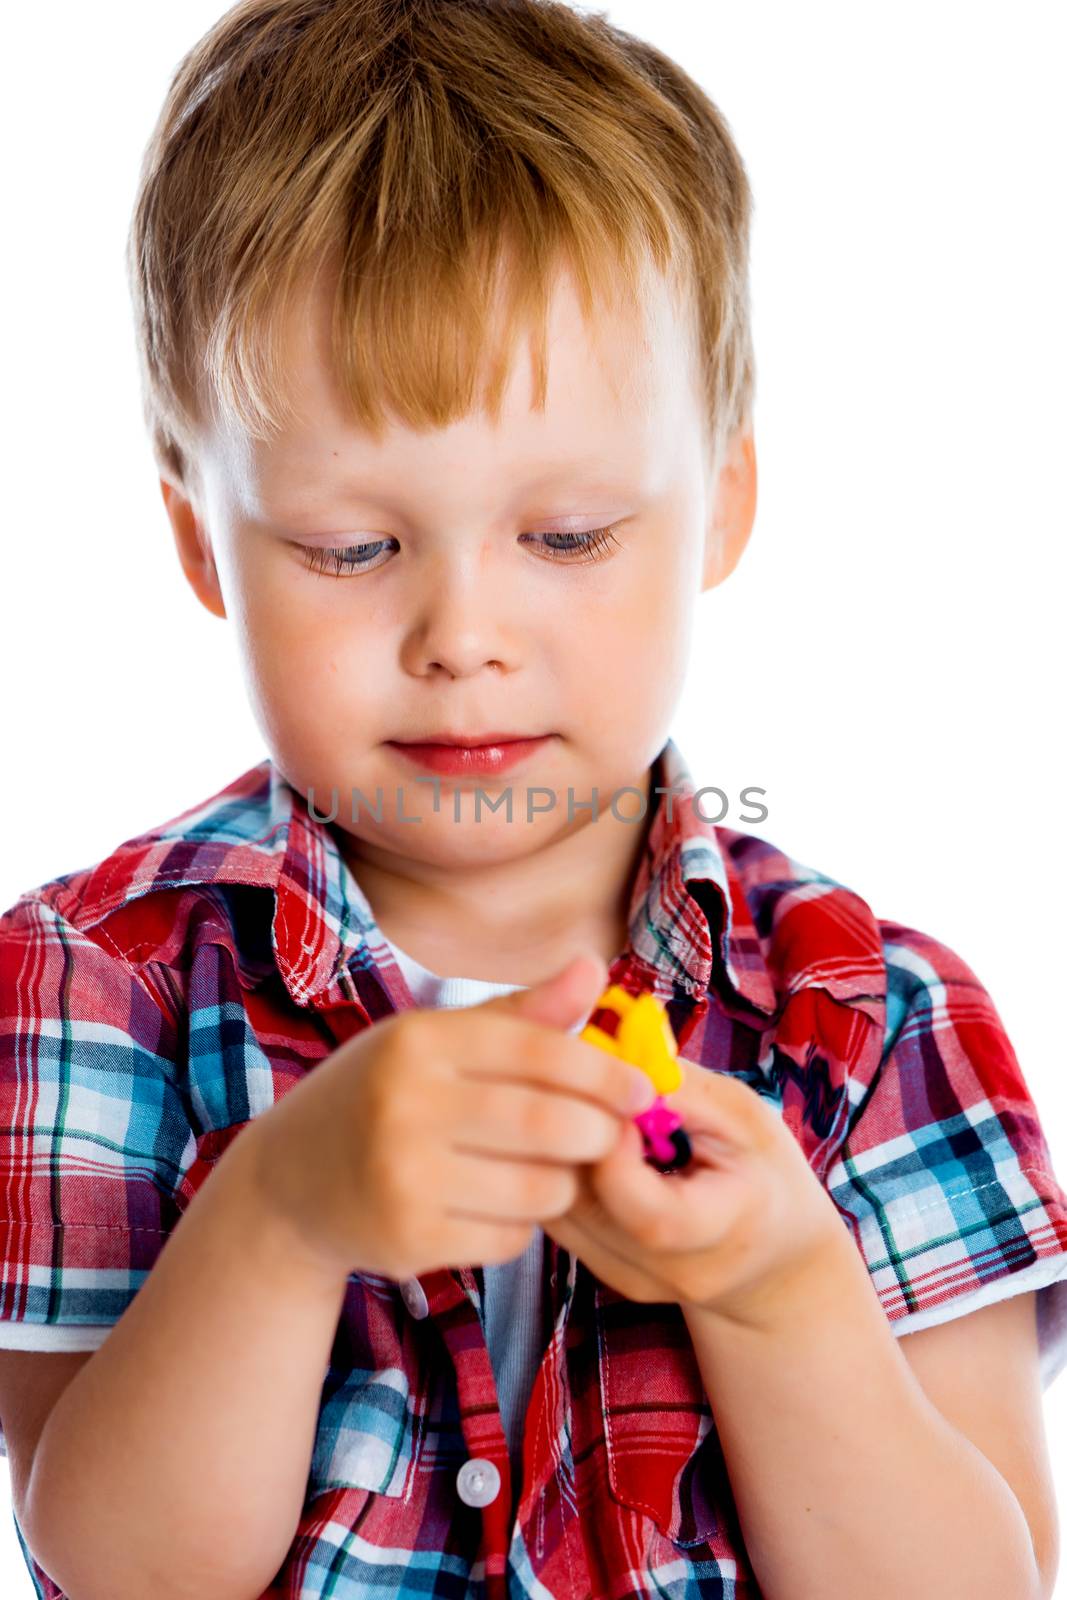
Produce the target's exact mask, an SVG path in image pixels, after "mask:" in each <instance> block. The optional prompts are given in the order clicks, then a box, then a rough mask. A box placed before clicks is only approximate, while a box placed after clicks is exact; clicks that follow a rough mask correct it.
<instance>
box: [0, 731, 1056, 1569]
mask: <svg viewBox="0 0 1067 1600" xmlns="http://www.w3.org/2000/svg"><path fill="white" fill-rule="evenodd" d="M653 782H654V783H659V784H661V785H670V786H671V789H672V793H671V803H670V805H668V803H667V798H666V796H664V797H663V798H661V799H660V800H659V803H658V806H657V810H656V813H655V817H654V820H653V822H652V824H651V827H650V832H649V838H648V846H647V850H646V851H645V854H644V856H643V859H642V861H641V864H640V867H639V870H638V873H637V875H636V877H635V880H634V884H633V889H632V897H631V902H630V916H629V937H628V941H627V946H626V949H625V950H624V951H623V952H622V953H621V954H620V955H619V956H618V958H617V959H616V960H615V962H614V963H613V965H612V966H611V969H610V977H611V980H612V981H613V982H617V983H622V984H624V985H625V986H626V987H627V988H629V989H630V990H631V991H637V990H639V989H641V988H650V989H652V991H653V992H654V993H655V994H657V995H658V996H659V997H660V998H661V999H662V1000H663V1001H664V1002H665V1004H666V1006H667V1009H668V1013H669V1016H670V1021H671V1024H672V1026H673V1029H674V1032H675V1035H676V1037H677V1038H678V1040H679V1053H680V1055H681V1056H682V1057H683V1058H684V1059H685V1060H686V1061H688V1062H690V1063H693V1064H694V1065H699V1066H701V1067H704V1068H706V1069H709V1070H714V1071H719V1072H729V1073H733V1074H736V1075H737V1076H739V1077H741V1078H743V1079H744V1080H745V1082H747V1083H748V1084H750V1085H751V1087H752V1088H753V1089H754V1090H755V1091H756V1092H758V1093H759V1094H761V1095H763V1096H765V1097H766V1098H767V1100H768V1101H769V1102H770V1103H771V1104H772V1105H773V1106H774V1107H775V1108H776V1109H777V1110H778V1112H779V1113H780V1114H781V1115H782V1116H784V1117H785V1118H786V1120H787V1122H788V1124H789V1127H790V1129H791V1130H792V1132H793V1134H794V1135H795V1136H796V1138H797V1139H798V1140H799V1142H800V1144H801V1145H802V1147H803V1149H804V1152H805V1154H806V1157H807V1159H808V1161H809V1162H810V1164H811V1166H812V1168H813V1170H814V1171H815V1172H816V1174H817V1175H818V1178H819V1180H820V1181H821V1182H822V1183H823V1184H824V1185H825V1187H826V1188H827V1190H828V1191H829V1193H830V1195H831V1196H832V1198H833V1200H834V1202H835V1204H836V1206H837V1207H838V1209H839V1211H840V1215H841V1218H842V1223H843V1225H844V1226H846V1227H847V1228H848V1229H849V1231H850V1234H851V1236H852V1238H853V1239H854V1241H855V1244H856V1247H857V1249H858V1250H859V1251H860V1252H861V1254H862V1257H863V1259H864V1261H865V1262H866V1265H867V1268H868V1270H869V1272H870V1275H871V1279H872V1282H873V1284H874V1287H875V1289H876V1290H877V1293H878V1296H879V1298H880V1301H881V1304H882V1306H883V1308H884V1310H885V1313H886V1316H887V1318H888V1319H890V1323H891V1326H892V1327H893V1330H894V1332H896V1333H904V1332H907V1331H908V1330H910V1329H914V1328H919V1327H925V1326H928V1325H929V1324H931V1323H935V1322H942V1321H947V1320H948V1319H950V1318H953V1317H958V1316H961V1315H963V1314H965V1313H966V1312H967V1311H969V1310H972V1309H974V1308H975V1307H977V1306H980V1305H985V1304H988V1303H989V1302H990V1301H993V1300H996V1299H999V1298H1000V1297H1002V1296H1005V1295H1011V1294H1018V1293H1021V1292H1023V1291H1024V1290H1030V1289H1036V1290H1037V1291H1038V1312H1039V1335H1040V1341H1041V1350H1042V1363H1043V1366H1042V1381H1043V1383H1044V1384H1045V1385H1047V1384H1048V1383H1049V1382H1050V1381H1051V1379H1052V1378H1053V1377H1054V1376H1055V1374H1056V1372H1057V1371H1058V1370H1059V1369H1060V1367H1061V1366H1062V1365H1063V1364H1064V1363H1065V1361H1067V1195H1065V1193H1064V1190H1063V1189H1062V1188H1061V1187H1060V1185H1059V1183H1058V1181H1057V1179H1056V1177H1055V1175H1054V1174H1053V1172H1052V1167H1051V1162H1050V1159H1049V1151H1048V1148H1047V1145H1046V1141H1045V1138H1044V1135H1043V1132H1042V1128H1041V1124H1040V1121H1039V1118H1038V1114H1037V1111H1036V1109H1035V1106H1034V1103H1033V1100H1032V1098H1031V1096H1030V1093H1029V1091H1028V1089H1027V1086H1026V1084H1025V1082H1024V1079H1023V1076H1022V1073H1021V1072H1020V1069H1019V1064H1018V1062H1017V1060H1016V1057H1015V1054H1014V1052H1013V1049H1012V1046H1011V1044H1010V1042H1009V1040H1008V1038H1007V1037H1006V1035H1005V1032H1004V1029H1003V1026H1002V1024H1001V1021H1000V1019H999V1017H998V1015H997V1012H996V1010H995V1009H994V1006H993V1003H992V1001H991V1000H990V998H989V995H988V994H987V993H986V990H985V989H984V988H983V987H982V985H981V984H980V983H979V981H978V979H977V978H976V977H975V975H974V973H973V972H972V971H971V970H970V968H969V967H967V966H966V964H965V963H964V962H963V961H962V960H961V959H960V958H959V957H958V956H957V955H955V954H954V953H953V952H952V951H951V950H950V949H948V948H947V947H946V946H945V945H943V944H941V943H939V942H938V941H937V940H935V939H933V938H930V937H928V936H927V935H925V934H923V933H919V932H917V931H915V930H914V929H911V928H906V927H902V926H901V925H900V924H898V923H895V922H886V921H883V920H880V919H878V918H876V917H875V916H874V914H873V913H872V911H871V910H870V909H869V907H868V906H867V904H866V903H865V901H864V900H863V899H862V898H861V897H860V896H859V895H858V894H856V893H854V892H853V891H851V890H850V889H848V888H845V887H843V886H842V885H841V884H839V883H837V882H835V881H834V880H833V879H831V878H828V877H826V876H825V875H824V874H822V873H819V872H815V871H812V870H811V869H810V868H808V867H805V866H802V865H800V864H799V863H798V862H796V861H794V860H792V859H790V858H789V857H788V856H786V855H785V854H783V852H782V851H781V850H778V849H776V848H775V847H774V845H772V844H770V843H768V842H767V841H765V840H763V839H760V838H758V837H756V836H754V835H751V834H747V833H743V832H739V831H735V830H733V829H730V828H726V827H723V826H716V825H712V824H709V823H707V822H705V821H704V820H702V818H701V816H700V812H699V804H700V802H699V800H697V801H696V802H695V803H694V785H693V782H692V779H691V777H690V775H689V772H688V770H687V768H686V766H685V764H684V762H683V760H682V758H681V755H680V753H679V751H678V749H677V747H676V746H675V744H674V743H673V741H668V743H667V744H666V746H665V747H664V749H663V751H662V752H661V755H660V757H659V761H658V764H657V769H656V771H655V772H654V773H653ZM412 1004H413V1001H412V998H411V994H410V991H409V990H408V988H407V985H406V983H405V981H404V978H403V974H402V972H401V971H400V969H399V967H398V966H397V964H396V962H395V961H394V960H393V958H392V956H391V954H390V951H389V947H388V945H387V943H386V941H385V939H384V938H383V936H382V934H381V931H380V930H379V929H378V928H377V926H376V925H375V922H374V919H373V916H372V914H371V911H370V907H369V904H368V902H367V900H366V898H365V896H364V895H363V894H362V892H361V890H360V888H359V885H358V884H357V883H356V882H355V880H354V878H353V876H352V874H351V872H350V870H349V869H348V868H347V866H346V864H345V862H344V859H343V857H342V855H341V852H340V850H339V849H338V846H337V841H336V837H335V835H334V833H333V831H332V828H331V827H330V826H329V825H326V824H323V823H320V822H318V821H316V820H315V819H314V818H313V817H311V816H310V815H309V812H308V809H307V805H306V802H305V801H304V799H303V797H302V796H301V795H300V794H299V793H298V792H296V791H294V790H293V789H292V788H291V787H290V786H289V785H288V784H287V783H286V782H285V781H284V779H283V778H282V777H281V775H280V774H279V773H278V771H277V769H276V768H275V767H274V765H273V763H271V762H270V761H264V762H263V763H261V764H260V765H258V766H256V767H253V768H252V769H251V770H250V771H248V772H246V773H245V774H244V775H243V776H242V777H240V778H238V779H237V780H236V781H235V782H233V783H231V784H230V785H228V787H226V788H225V789H223V790H222V791H221V792H220V793H219V794H217V795H215V796H214V797H213V798H212V799H210V800H209V801H207V802H206V803H204V804H202V805H200V806H198V807H196V808H195V809H192V810H189V811H186V812H183V813H182V814H181V815H180V816H178V817H176V818H175V819H174V820H173V821H171V822H169V823H167V824H166V825H165V826H163V827H160V828H156V829H153V830H151V831H150V832H147V833H145V834H142V835H141V836H139V837H137V838H135V839H132V840H129V841H128V842H126V843H125V844H122V845H120V846H119V847H118V848H117V849H116V850H115V851H114V852H113V854H112V855H110V856H109V857H108V858H107V859H106V860H105V861H103V862H102V863H100V864H99V865H98V866H95V867H92V868H90V869H86V870H83V871H78V872H74V873H70V874H68V875H66V876H64V877H61V878H57V879H55V880H53V881H52V882H50V883H48V884H46V885H44V886H42V887H40V888H37V889H35V890H32V891H28V892H27V893H26V894H24V895H22V896H21V897H20V898H19V900H18V901H17V902H16V904H15V905H14V906H12V907H11V908H10V909H9V910H8V911H6V912H5V913H4V915H3V917H2V918H0V1099H2V1139H0V1231H2V1235H3V1241H4V1252H3V1271H2V1278H0V1344H4V1345H8V1346H12V1347H19V1348H23V1349H27V1348H29V1349H57V1348H66V1349H70V1348H82V1349H88V1348H94V1347H95V1346H96V1345H98V1344H99V1343H101V1342H102V1340H103V1338H105V1337H106V1335H107V1332H108V1330H109V1328H110V1327H111V1326H112V1325H113V1324H114V1323H115V1322H116V1320H117V1319H118V1318H119V1317H120V1316H121V1315H122V1312H123V1311H124V1310H125V1308H126V1307H127V1306H128V1305H129V1303H130V1301H131V1300H132V1298H133V1296H134V1295H135V1294H136V1293H137V1290H138V1288H139V1287H140V1286H141V1284H142V1283H143V1282H144V1280H145V1276H146V1274H147V1273H148V1272H149V1271H151V1268H152V1265H153V1263H154V1262H155V1260H156V1258H157V1256H158V1255H159V1252H160V1250H161V1249H162V1248H163V1247H164V1245H165V1242H166V1239H167V1236H168V1234H169V1233H170V1232H171V1230H172V1229H173V1228H174V1227H175V1225H176V1224H177V1223H178V1222H179V1221H180V1219H181V1216H182V1213H183V1211H184V1210H185V1208H186V1206H187V1205H188V1204H189V1202H190V1200H191V1199H192V1197H193V1196H194V1195H195V1194H196V1192H197V1190H198V1189H199V1187H200V1185H201V1184H202V1183H203V1182H204V1180H205V1178H206V1177H207V1176H208V1174H209V1173H210V1171H211V1169H212V1166H213V1165H214V1163H215V1162H216V1161H218V1159H219V1158H220V1156H221V1155H222V1153H223V1152H224V1151H225V1149H226V1148H227V1146H228V1145H229V1144H230V1142H231V1140H232V1139H233V1138H234V1137H236V1136H237V1135H238V1134H239V1133H240V1131H241V1129H242V1128H243V1127H245V1126H246V1125H247V1124H248V1122H249V1121H250V1120H251V1119H252V1118H253V1117H255V1116H257V1115H259V1114H260V1113H261V1112H263V1111H266V1110H267V1109H269V1107H271V1106H272V1105H273V1104H274V1103H275V1102H276V1101H277V1100H278V1099H279V1098H280V1097H281V1096H282V1095H283V1094H284V1093H285V1092H286V1091H287V1089H289V1088H291V1087H292V1086H293V1085H294V1084H295V1083H296V1082H298V1081H299V1079H300V1078H301V1077H302V1076H303V1075H304V1074H305V1073H306V1072H308V1071H310V1070H311V1069H312V1068H314V1066H315V1065H316V1063H318V1062H320V1061H321V1060H322V1059H323V1058H324V1057H325V1056H327V1055H328V1054H329V1053H330V1052H331V1051H332V1050H333V1049H335V1048H336V1046H337V1045H338V1044H340V1043H341V1042H342V1041H343V1040H345V1039H346V1038H348V1037H350V1036H352V1035H353V1034H355V1033H358V1032H359V1031H360V1030H361V1029H364V1028H367V1027H370V1026H372V1025H373V1024H374V1022H376V1021H377V1020H378V1019H380V1018H382V1017H385V1016H388V1015H390V1014H392V1013H393V1012H396V1011H401V1010H403V1009H405V1007H409V1006H411V1005H412ZM543 1265H544V1271H543V1283H544V1289H545V1297H546V1304H545V1330H544V1331H545V1338H544V1348H545V1353H544V1357H543V1359H542V1361H541V1363H540V1367H539V1370H538V1372H537V1375H536V1378H535V1381H534V1386H533V1391H532V1394H531V1398H530V1403H529V1409H528V1411H527V1416H526V1426H525V1429H524V1439H523V1455H522V1478H521V1482H520V1484H519V1486H518V1488H517V1490H516V1488H515V1486H514V1484H513V1480H512V1473H511V1467H510V1463H509V1457H508V1450H507V1445H506V1441H505V1437H504V1432H503V1429H502V1426H501V1421H500V1412H499V1406H498V1401H497V1394H496V1389H495V1386H494V1381H493V1372H492V1367H491V1364H490V1361H489V1357H488V1353H487V1348H486V1343H485V1337H484V1321H483V1316H482V1292H483V1289H484V1277H483V1271H482V1268H481V1267H480V1266H478V1265H473V1266H471V1267H469V1268H464V1269H462V1270H454V1271H453V1270H450V1269H445V1268H441V1269H439V1270H435V1271H431V1272H426V1273H423V1274H422V1275H421V1277H420V1278H418V1279H414V1280H409V1281H406V1282H404V1283H397V1282H395V1281H393V1280H391V1279H388V1278H385V1277H381V1276H378V1275H376V1274H372V1273H355V1272H354V1273H352V1274H351V1275H350V1278H349V1281H348V1286H347V1291H346V1295H345V1300H344V1305H343V1309H342V1312H341V1316H340V1319H339V1322H338V1327H337V1331H336V1337H335V1340H334V1344H333V1350H332V1353H331V1359H330V1364H329V1368H328V1370H327V1372H326V1376H325V1381H324V1383H323V1386H322V1398H321V1404H320V1410H319V1418H318V1430H317V1434H316V1438H315V1443H314V1451H313V1457H312V1460H311V1464H310V1472H309V1476H308V1484H307V1494H306V1498H305V1502H304V1506H303V1510H302V1513H301V1517H300V1522H299V1526H298V1528H297V1531H296V1535H295V1537H294V1539H293V1542H292V1545H291V1547H290V1549H289V1552H288V1554H287V1557H286V1559H285V1561H284V1563H283V1565H282V1567H281V1568H280V1570H279V1571H278V1573H277V1574H276V1576H275V1577H274V1579H273V1580H272V1582H271V1584H270V1586H269V1588H268V1589H267V1590H265V1591H264V1594H265V1595H269V1596H272V1597H277V1600H282V1597H285V1600H298V1597H300V1600H311V1597H319V1596H322V1597H326V1596H332V1597H334V1600H364V1597H370V1596H371V1595H380V1594H384V1593H388V1594H389V1595H394V1596H400V1597H411V1600H414V1597H415V1596H420V1597H422V1596H426V1595H428V1594H434V1595H437V1596H442V1597H443V1596H453V1597H456V1600H459V1597H464V1596H472V1597H473V1596H477V1597H479V1600H480V1597H482V1596H484V1597H486V1600H498V1597H504V1596H523V1597H529V1600H543V1597H545V1596H547V1595H564V1594H566V1595H572V1596H588V1595H595V1596H602V1595H608V1594H611V1595H612V1596H618V1597H623V1596H635V1597H641V1600H644V1597H648V1600H652V1597H653V1596H657V1597H663V1596H675V1597H679V1600H687V1597H694V1596H708V1597H710V1596H715V1597H716V1600H735V1597H742V1600H749V1597H752V1596H756V1595H758V1594H759V1588H758V1584H757V1581H756V1578H755V1574H754V1572H753V1569H752V1567H751V1564H750V1562H749V1560H748V1558H747V1555H746V1551H745V1545H744V1541H743V1538H742V1534H741V1529H740V1526H739V1523H738V1518H737V1513H736V1507H735V1504H734V1501H733V1498H732V1495H731V1491H730V1483H729V1478H728V1475H727V1465H728V1463H727V1461H726V1460H725V1459H724V1454H723V1451H722V1449H721V1446H720V1441H719V1437H718V1434H717V1432H716V1428H715V1424H714V1420H713V1417H712V1412H711V1407H710V1405H709V1402H708V1397H707V1396H706V1395H705V1393H704V1389H703V1385H702V1381H701V1376H700V1372H699V1370H698V1367H697V1363H696V1358H695V1353H694V1351H693V1347H692V1344H691V1341H690V1339H689V1337H688V1333H687V1329H686V1325H685V1321H684V1319H683V1315H682V1312H681V1310H680V1308H679V1307H678V1306H677V1305H676V1304H673V1303H670V1304H656V1305H645V1304H635V1303H633V1302H630V1301H628V1300H626V1299H625V1298H623V1297H622V1296H620V1295H619V1294H617V1293H615V1292H614V1291H612V1290H611V1289H610V1288H608V1287H607V1286H606V1285H604V1284H602V1283H601V1282H600V1281H599V1280H598V1279H597V1278H596V1277H595V1276H594V1274H593V1273H592V1272H590V1271H589V1270H588V1269H587V1268H586V1267H585V1265H584V1264H583V1263H582V1262H581V1261H580V1260H578V1259H577V1258H576V1257H574V1256H571V1255H570V1254H569V1252H567V1251H565V1250H563V1249H561V1248H560V1247H559V1246H557V1245H556V1243H555V1242H554V1241H553V1240H551V1239H550V1238H548V1236H547V1235H546V1236H545V1254H544V1264H543ZM224 1488H225V1486H224V1485H220V1490H224ZM17 1526H18V1525H17V1523H16V1528H17ZM18 1531H19V1538H20V1541H21V1542H22V1546H23V1552H24V1554H25V1556H26V1560H27V1565H28V1567H29V1569H30V1572H31V1575H32V1577H33V1579H34V1582H35V1585H36V1588H37V1593H38V1594H39V1595H40V1596H42V1597H45V1600H60V1591H59V1590H58V1589H57V1587H56V1585H55V1584H54V1583H53V1582H52V1581H51V1580H50V1579H49V1578H48V1577H47V1575H46V1574H45V1573H44V1572H43V1571H42V1570H41V1569H40V1568H39V1567H38V1566H37V1565H36V1563H35V1562H34V1561H33V1559H32V1557H31V1556H30V1554H29V1551H28V1550H27V1548H26V1545H25V1542H24V1540H22V1534H21V1530H18Z"/></svg>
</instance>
